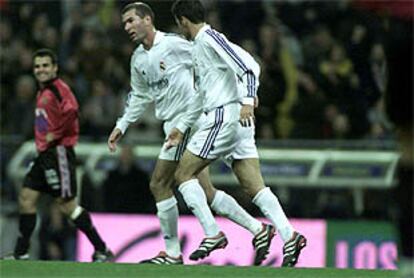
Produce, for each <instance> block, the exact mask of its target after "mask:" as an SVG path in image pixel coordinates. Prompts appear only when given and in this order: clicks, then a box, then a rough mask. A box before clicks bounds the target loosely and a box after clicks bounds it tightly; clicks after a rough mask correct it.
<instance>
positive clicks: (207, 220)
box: [178, 179, 220, 237]
mask: <svg viewBox="0 0 414 278" xmlns="http://www.w3.org/2000/svg"><path fill="white" fill-rule="evenodd" d="M178 190H179V191H180V192H181V194H182V195H183V198H184V201H185V203H186V204H187V206H188V208H189V209H190V210H191V211H192V213H193V214H194V215H195V216H196V217H197V218H198V221H199V222H200V224H201V226H202V227H203V230H204V234H205V235H206V237H214V236H216V235H217V234H218V233H219V232H220V229H219V227H218V225H217V223H216V221H215V219H214V216H213V213H212V212H211V210H210V208H209V206H208V204H207V198H206V194H205V193H204V190H203V189H202V187H201V185H200V184H199V182H198V180H197V179H191V180H188V181H186V182H183V183H182V184H180V185H179V187H178Z"/></svg>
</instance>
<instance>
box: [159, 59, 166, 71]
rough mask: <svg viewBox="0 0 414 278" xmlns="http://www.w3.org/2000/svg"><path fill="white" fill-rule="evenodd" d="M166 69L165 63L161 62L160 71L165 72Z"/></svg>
mask: <svg viewBox="0 0 414 278" xmlns="http://www.w3.org/2000/svg"><path fill="white" fill-rule="evenodd" d="M165 69H166V66H165V63H164V61H160V70H161V71H165Z"/></svg>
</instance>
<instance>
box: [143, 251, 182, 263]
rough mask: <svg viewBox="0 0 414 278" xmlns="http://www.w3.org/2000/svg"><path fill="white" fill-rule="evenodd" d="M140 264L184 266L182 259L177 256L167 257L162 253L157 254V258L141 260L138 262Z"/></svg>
mask: <svg viewBox="0 0 414 278" xmlns="http://www.w3.org/2000/svg"><path fill="white" fill-rule="evenodd" d="M140 263H141V264H164V265H171V264H184V262H183V257H182V256H178V257H176V258H174V257H171V256H169V255H168V254H167V253H165V252H164V251H161V252H160V253H158V255H157V256H155V257H154V258H151V259H148V260H143V261H141V262H140Z"/></svg>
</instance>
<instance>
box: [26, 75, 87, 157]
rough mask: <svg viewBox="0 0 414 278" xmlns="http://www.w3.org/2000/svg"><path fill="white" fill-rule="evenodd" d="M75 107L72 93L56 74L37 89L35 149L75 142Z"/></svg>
mask: <svg viewBox="0 0 414 278" xmlns="http://www.w3.org/2000/svg"><path fill="white" fill-rule="evenodd" d="M78 109H79V105H78V102H77V100H76V98H75V95H74V94H73V93H72V90H71V89H70V88H69V86H68V85H67V84H66V83H65V82H63V80H61V79H60V78H56V79H54V80H52V81H50V82H48V84H46V85H45V86H44V88H42V89H41V90H39V92H38V93H37V101H36V110H35V125H34V129H35V141H36V148H37V150H38V151H39V152H42V151H45V150H46V149H48V148H50V147H53V146H56V145H63V146H67V147H70V146H74V145H76V143H77V142H78V138H79V119H78ZM50 138H52V140H50Z"/></svg>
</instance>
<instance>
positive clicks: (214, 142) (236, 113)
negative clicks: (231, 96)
mask: <svg viewBox="0 0 414 278" xmlns="http://www.w3.org/2000/svg"><path fill="white" fill-rule="evenodd" d="M240 107H241V106H240V104H239V103H230V104H227V105H225V106H221V107H218V108H216V109H214V110H212V111H210V112H208V113H204V112H203V113H202V115H201V116H200V118H199V119H198V121H197V127H196V130H195V131H194V134H192V135H191V137H190V141H189V142H188V144H187V149H188V150H189V151H190V152H191V153H193V154H194V155H196V156H198V157H201V158H204V159H211V160H214V159H217V158H220V157H224V156H225V155H228V154H230V153H232V152H233V150H234V149H235V147H236V145H237V131H238V130H237V129H238V126H239V118H240Z"/></svg>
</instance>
